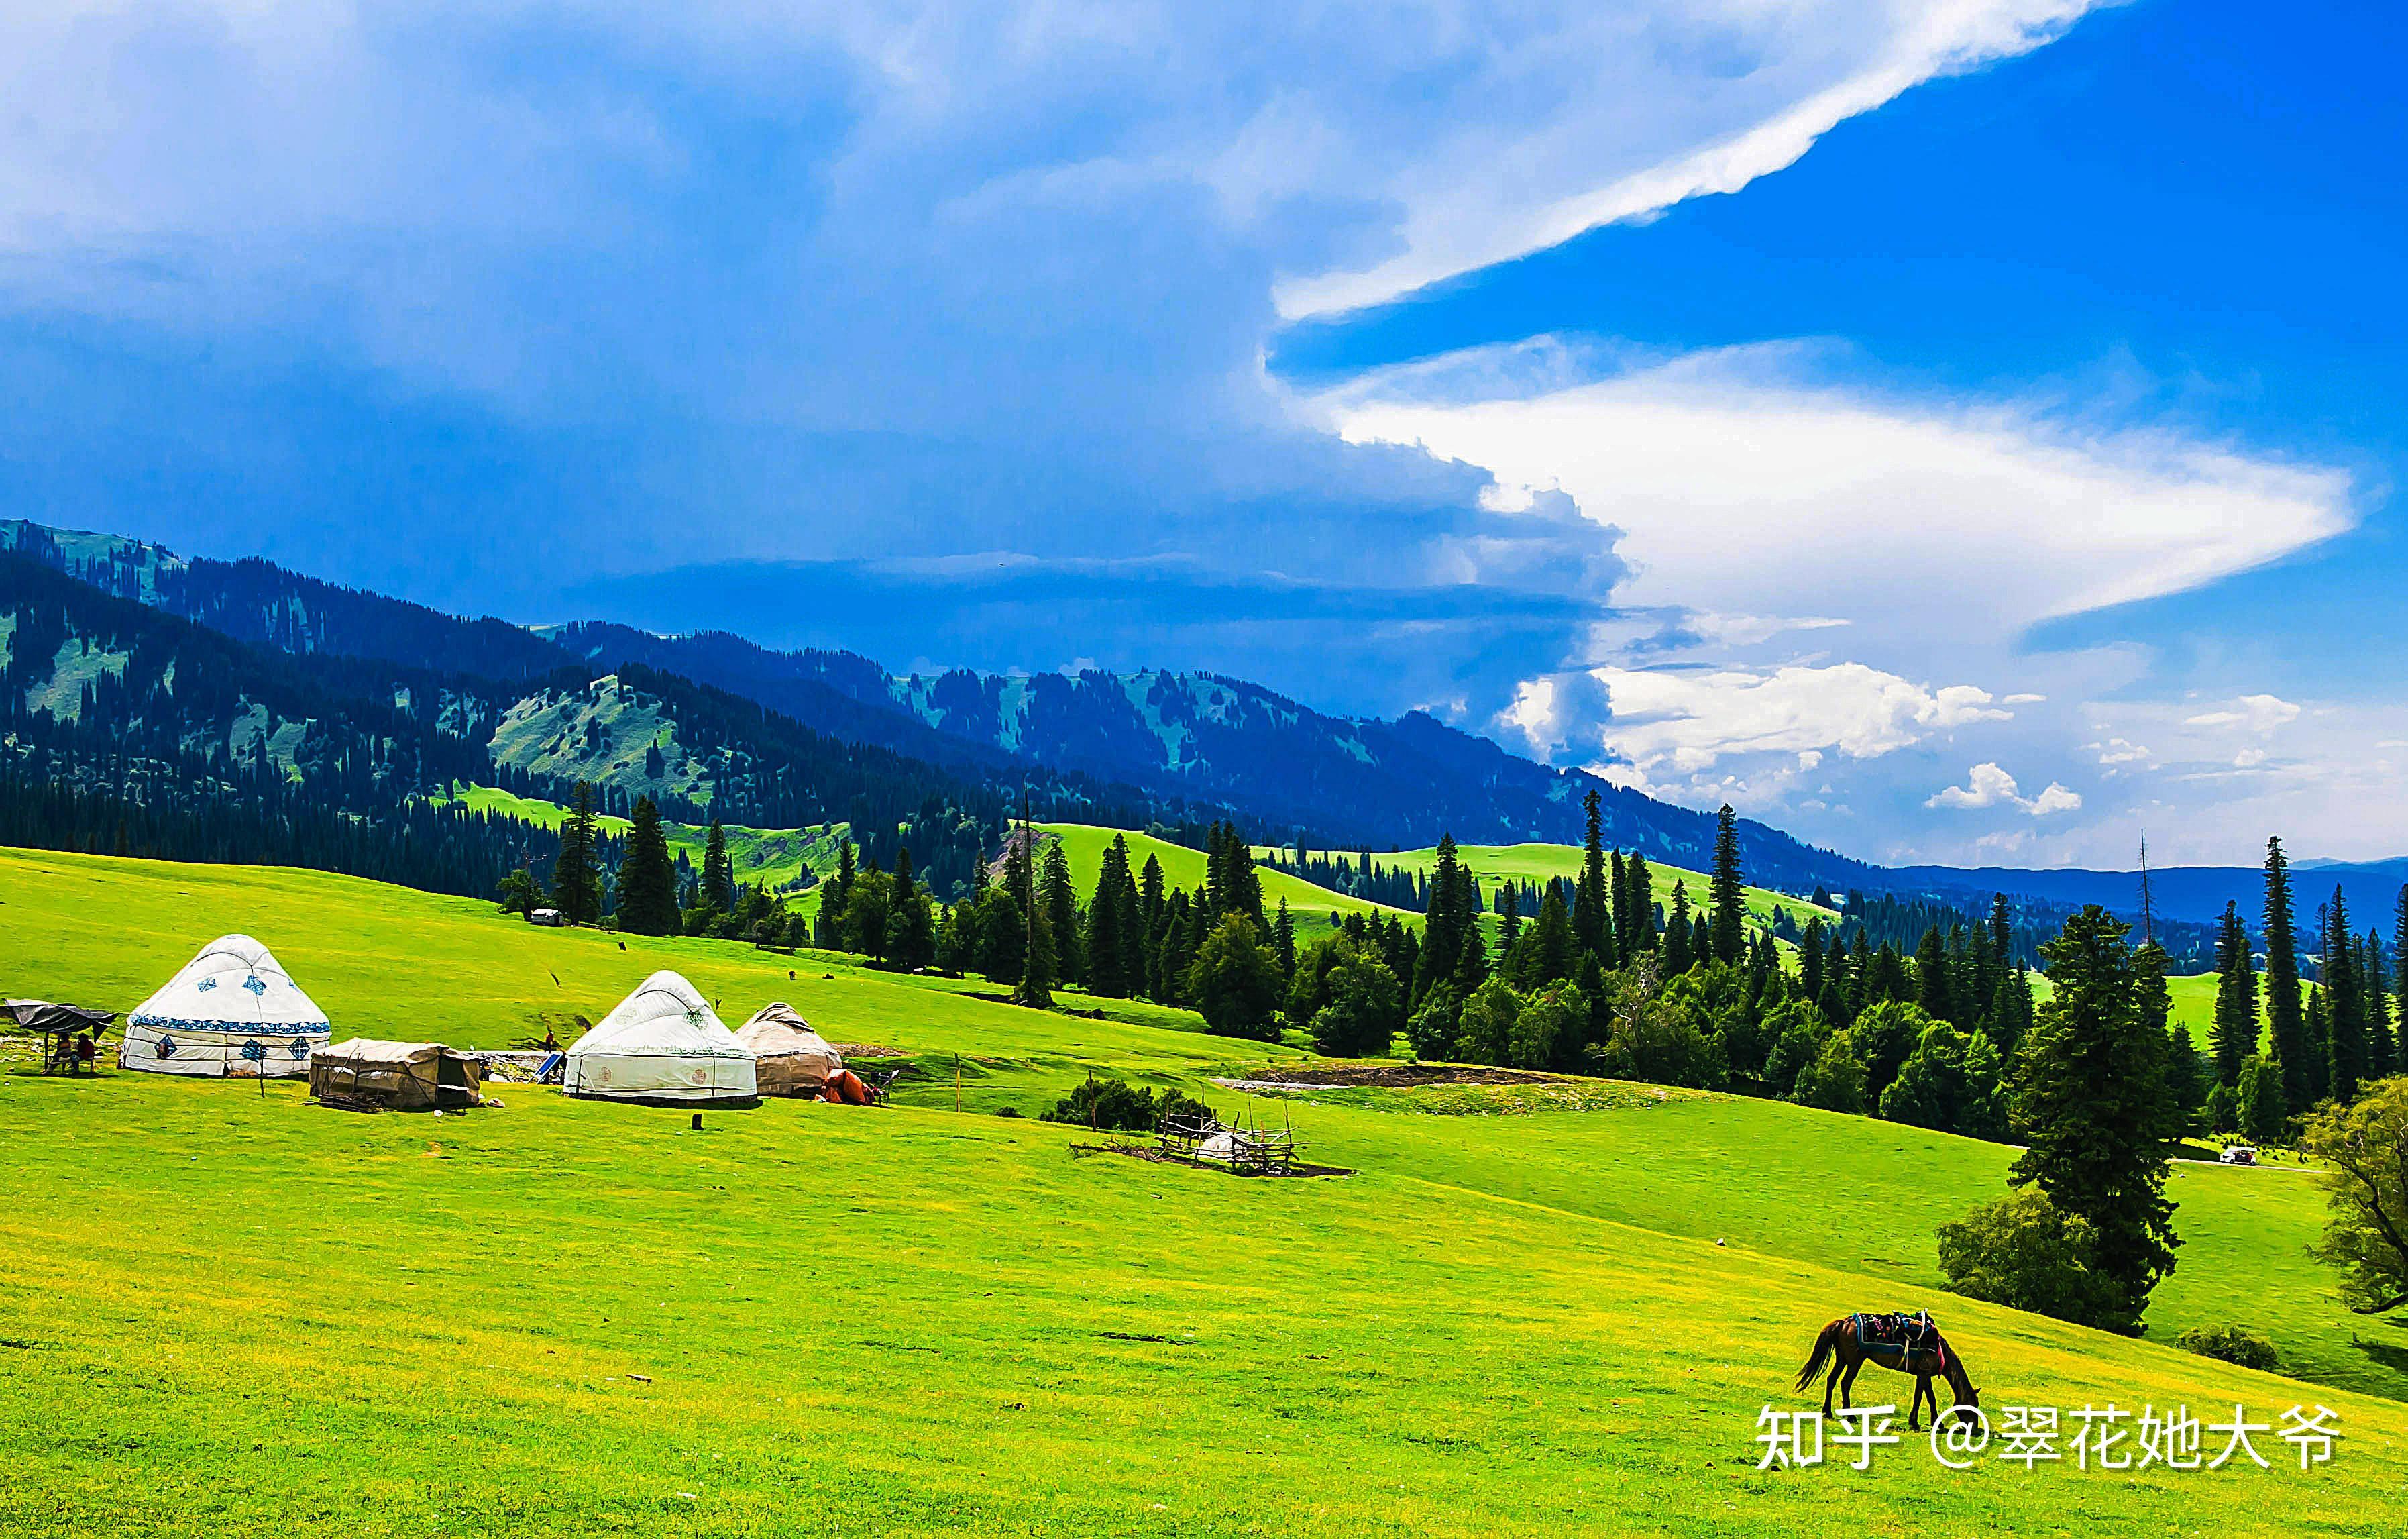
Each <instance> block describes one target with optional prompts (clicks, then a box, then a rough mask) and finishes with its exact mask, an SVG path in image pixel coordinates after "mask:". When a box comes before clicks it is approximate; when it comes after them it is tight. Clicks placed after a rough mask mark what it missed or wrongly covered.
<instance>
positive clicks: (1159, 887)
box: [1137, 855, 1167, 933]
mask: <svg viewBox="0 0 2408 1539" xmlns="http://www.w3.org/2000/svg"><path fill="white" fill-rule="evenodd" d="M1165 901H1167V897H1166V894H1165V892H1164V886H1163V880H1162V860H1161V857H1160V856H1153V855H1149V856H1146V857H1145V870H1144V871H1143V873H1142V874H1140V876H1139V878H1138V885H1137V903H1138V911H1139V913H1140V916H1141V917H1143V919H1144V920H1145V928H1146V929H1147V931H1148V932H1149V933H1151V932H1152V931H1153V929H1154V927H1155V926H1156V925H1159V924H1161V923H1162V905H1163V904H1164V902H1165Z"/></svg>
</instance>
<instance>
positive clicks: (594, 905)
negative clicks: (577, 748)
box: [552, 780, 602, 925]
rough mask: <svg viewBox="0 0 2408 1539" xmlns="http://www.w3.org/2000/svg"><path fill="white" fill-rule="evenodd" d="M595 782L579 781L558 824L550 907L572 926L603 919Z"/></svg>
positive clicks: (588, 923)
mask: <svg viewBox="0 0 2408 1539" xmlns="http://www.w3.org/2000/svg"><path fill="white" fill-rule="evenodd" d="M597 834H598V829H597V827H596V825H595V817H594V783H593V782H592V781H587V780H581V781H579V782H578V783H577V789H576V791H575V792H574V793H573V796H572V799H571V800H570V802H569V809H568V816H567V817H566V818H565V819H564V820H562V822H561V825H560V855H559V856H558V857H557V858H556V859H554V860H553V861H552V907H553V908H556V909H558V910H559V911H560V913H561V917H563V918H565V919H566V920H567V921H568V922H569V923H570V924H572V925H590V924H593V923H594V922H595V921H596V920H598V919H600V918H601V917H602V872H601V868H600V866H599V864H598V863H597V860H596V857H595V845H596V843H597V842H598V839H597Z"/></svg>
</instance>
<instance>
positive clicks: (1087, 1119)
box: [1014, 1079, 1212, 1133]
mask: <svg viewBox="0 0 2408 1539" xmlns="http://www.w3.org/2000/svg"><path fill="white" fill-rule="evenodd" d="M1014 1115H1017V1114H1014ZM1211 1115H1212V1108H1211V1107H1210V1106H1207V1105H1205V1104H1204V1103H1203V1102H1202V1101H1200V1100H1196V1099H1195V1098H1194V1097H1192V1096H1186V1095H1182V1094H1181V1093H1180V1092H1179V1091H1177V1090H1168V1089H1167V1090H1164V1091H1163V1092H1162V1094H1161V1096H1160V1097H1159V1098H1157V1097H1156V1096H1155V1095H1154V1092H1153V1091H1151V1090H1141V1089H1139V1088H1138V1087H1137V1086H1133V1085H1130V1084H1129V1083H1127V1082H1126V1081H1125V1080H1116V1079H1091V1080H1089V1081H1087V1083H1086V1084H1084V1085H1082V1086H1079V1087H1078V1088H1077V1089H1075V1090H1072V1091H1071V1092H1070V1093H1069V1094H1068V1096H1065V1097H1064V1098H1062V1100H1059V1101H1057V1102H1055V1103H1054V1109H1053V1110H1052V1111H1050V1112H1046V1113H1043V1114H1041V1115H1040V1120H1042V1121H1045V1122H1067V1123H1068V1124H1070V1125H1071V1126H1073V1127H1077V1128H1094V1129H1097V1130H1098V1131H1101V1132H1107V1133H1150V1132H1153V1131H1154V1129H1157V1128H1159V1127H1161V1126H1162V1124H1163V1123H1164V1122H1165V1121H1166V1120H1168V1118H1171V1117H1174V1116H1191V1117H1209V1116H1211Z"/></svg>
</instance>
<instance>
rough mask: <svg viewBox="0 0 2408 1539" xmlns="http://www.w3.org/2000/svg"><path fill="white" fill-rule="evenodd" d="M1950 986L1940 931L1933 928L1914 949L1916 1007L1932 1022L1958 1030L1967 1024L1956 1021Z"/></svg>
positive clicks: (1928, 930)
mask: <svg viewBox="0 0 2408 1539" xmlns="http://www.w3.org/2000/svg"><path fill="white" fill-rule="evenodd" d="M1948 983H1949V979H1948V954H1947V952H1946V950H1945V949H1944V948H1943V947H1942V944H1941V942H1940V927H1938V926H1937V925H1934V926H1931V927H1929V928H1927V929H1925V930H1924V932H1923V941H1922V942H1921V943H1920V944H1919V945H1917V946H1916V947H1915V948H1914V993H1915V1003H1917V1004H1919V1005H1921V1006H1922V1007H1923V1013H1924V1014H1927V1015H1928V1016H1930V1017H1931V1018H1932V1019H1933V1020H1935V1021H1946V1022H1948V1023H1949V1024H1950V1025H1952V1026H1959V1025H1962V1024H1964V1023H1963V1022H1962V1021H1961V1020H1959V1019H1958V1017H1957V1003H1956V999H1955V996H1954V991H1953V990H1951V989H1950V988H1949V986H1948Z"/></svg>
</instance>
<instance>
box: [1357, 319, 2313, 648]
mask: <svg viewBox="0 0 2408 1539" xmlns="http://www.w3.org/2000/svg"><path fill="white" fill-rule="evenodd" d="M1811 364H1812V359H1811V358H1810V357H1809V355H1807V354H1806V353H1803V352H1799V350H1796V349H1784V348H1777V347H1765V348H1752V349H1740V350H1731V351H1725V352H1713V353H1702V354H1694V355H1690V356H1686V357H1683V358H1679V359H1675V360H1672V361H1670V362H1664V363H1656V364H1653V365H1648V366H1645V367H1637V368H1631V369H1627V370H1626V371H1623V372H1619V373H1614V372H1613V367H1614V360H1613V359H1610V358H1598V357H1596V356H1594V355H1592V354H1590V353H1588V352H1584V350H1582V349H1580V348H1576V347H1573V346H1571V345H1568V344H1565V343H1562V342H1559V341H1556V340H1555V339H1552V338H1540V339H1537V340H1535V341H1533V342H1530V343H1527V344H1524V345H1522V346H1520V347H1515V348H1498V349H1484V350H1477V351H1474V352H1467V353H1463V354H1458V355H1455V356H1454V357H1452V358H1448V359H1443V360H1439V361H1436V362H1434V363H1431V364H1427V365H1421V366H1414V367H1405V368H1398V369H1394V370H1389V371H1385V372H1383V373H1381V374H1377V375H1373V376H1369V377H1367V378H1366V379H1364V380H1361V381H1356V382H1355V383H1353V384H1351V385H1349V386H1346V387H1344V388H1343V389H1341V390H1340V391H1336V392H1333V393H1331V394H1329V395H1328V396H1325V397H1323V398H1322V399H1321V401H1320V402H1319V403H1317V404H1318V406H1319V408H1320V410H1324V411H1326V413H1327V414H1328V416H1329V418H1330V419H1331V420H1333V421H1334V422H1335V423H1336V424H1338V425H1339V427H1340V431H1342V432H1343V433H1344V434H1345V436H1346V437H1347V438H1349V439H1354V440H1355V441H1358V442H1373V441H1383V442H1392V443H1403V444H1420V445H1423V446H1425V447H1426V448H1427V449H1428V450H1429V451H1430V452H1431V453H1435V454H1438V455H1441V456H1442V457H1446V458H1450V459H1457V460H1462V461H1466V462H1469V463H1470V464H1473V465H1477V466H1480V467H1484V468H1486V469H1487V470H1489V471H1490V472H1492V473H1493V474H1494V475H1495V476H1496V477H1497V478H1498V488H1499V490H1498V494H1497V495H1496V496H1495V497H1494V499H1493V500H1495V501H1496V502H1498V505H1500V506H1510V505H1512V503H1513V502H1514V501H1515V500H1516V499H1517V498H1527V497H1529V496H1536V495H1538V494H1539V493H1541V491H1550V490H1560V491H1562V492H1564V493H1568V494H1570V496H1572V497H1573V498H1574V499H1575V500H1577V502H1578V503H1579V505H1580V507H1581V509H1582V511H1584V512H1585V513H1586V514H1587V515H1588V516H1589V517H1591V518H1594V519H1597V520H1598V521H1600V522H1602V523H1607V524H1611V525H1614V526H1616V527H1618V528H1619V529H1621V530H1622V531H1623V532H1624V538H1623V540H1622V542H1621V545H1620V547H1619V548H1620V550H1621V552H1622V554H1624V555H1625V556H1626V557H1627V559H1628V560H1629V561H1630V562H1631V563H1632V566H1633V568H1634V572H1635V575H1634V577H1633V578H1632V580H1631V582H1630V583H1628V584H1627V586H1626V588H1625V589H1624V590H1623V591H1622V593H1621V594H1620V596H1619V597H1622V598H1623V599H1624V600H1625V601H1626V602H1628V603H1631V604H1636V605H1644V604H1665V605H1686V606H1690V607H1694V608H1696V609H1699V610H1703V611H1712V612H1716V613H1735V614H1778V613H1782V612H1785V610H1786V609H1787V607H1788V606H1789V605H1791V604H1793V603H1794V602H1795V601H1796V597H1797V596H1798V595H1799V594H1800V593H1806V594H1812V595H1813V601H1814V603H1815V605H1816V607H1817V610H1818V611H1820V612H1821V613H1824V614H1827V615H1830V616H1835V617H1838V618H1841V619H1844V620H1845V621H1847V622H1848V624H1849V627H1850V628H1849V635H1850V637H1851V640H1850V642H1849V645H1850V648H1851V650H1852V651H1854V652H1855V653H1856V655H1858V656H1860V657H1865V658H1867V659H1868V660H1870V661H1872V662H1874V663H1876V664H1887V665H1889V666H1896V665H1897V663H1898V662H1899V661H1903V660H1904V659H1905V658H1907V657H1910V656H1912V657H1915V658H1920V659H1924V663H1923V666H1927V667H1928V666H1931V661H1930V660H1931V659H1933V658H1934V657H1938V658H1942V659H1945V658H1948V657H1950V656H1952V655H1959V656H1963V655H1970V656H1973V657H1975V658H1977V659H1978V660H1979V661H1981V662H1983V663H1988V662H1990V661H1991V660H1993V659H1995V657H1996V655H1997V648H1998V646H1999V645H2000V643H2003V642H2007V641H2009V640H2012V639H2013V638H2014V637H2015V636H2016V635H2018V634H2019V633H2020V632H2021V631H2023V630H2024V629H2025V628H2027V627H2028V626H2031V625H2033V624H2035V623H2037V622H2039V621H2042V620H2045V619H2050V618H2053V617H2057V616H2061V615H2067V614H2073V613H2078V612H2081V611H2086V610H2094V609H2099V608H2102V607H2105V606H2108V605H2114V604H2120V603H2126V602H2130V601H2133V600H2136V599H2142V598H2148V597H2158V596H2162V595H2165V594H2171V593H2177V592H2181V591H2183V590H2186V589H2188V588H2192V587H2196V586H2198V585H2200V584H2201V583H2208V582H2211V581H2213V580H2214V579H2216V578H2218V577H2222V576H2226V575H2229V574H2230V573H2233V572H2237V571H2241V570H2244V569H2246V568H2251V567H2255V566H2257V565H2260V564H2262V563H2264V562H2267V561H2271V560H2273V559H2275V558H2276V557H2278V556H2281V555H2284V554H2288V553H2290V552H2293V551H2297V550H2299V549H2300V548H2301V547H2303V546H2306V545H2309V544H2313V543H2315V541H2318V540H2321V539H2327V538H2329V537H2330V536H2332V535H2335V534H2338V533H2340V532H2342V531H2343V530H2345V529H2347V528H2348V527H2350V526H2351V525H2352V523H2353V522H2354V519H2355V516H2356V515H2355V511H2354V509H2353V505H2352V500H2351V482H2350V480H2349V477H2348V476H2347V475H2346V474H2345V473H2343V472H2342V471H2339V470H2334V469H2329V468H2323V467H2314V466H2300V465H2293V464H2289V463H2286V462H2282V461H2279V460H2275V459H2272V458H2267V457H2253V456H2251V455H2248V454H2245V453H2241V452H2239V451H2237V450H2234V449H2231V448H2229V447H2225V446H2221V445H2216V444H2211V443H2205V442H2201V441H2198V440H2195V439H2186V438H2185V437H2183V436H2181V435H2179V434H2177V433H2174V432H2171V431H2165V430H2151V429H2143V428H2128V429H2122V430H2100V429H2095V428H2091V427H2086V426H2084V425H2082V424H2078V423H2076V422H2073V421H2071V420H2069V419H2067V418H2065V417H2064V416H2062V414H2059V413H2054V412H2051V411H2048V410H2042V409H2041V408H2039V407H2037V406H2031V405H2019V404H2016V403H2012V402H1992V403H1988V404H1976V405H1970V406H1969V405H1939V404H1931V403H1924V402H1916V401H1900V400H1890V399H1885V398H1882V397H1879V396H1873V395H1871V394H1867V393H1864V392H1861V391H1849V390H1842V389H1837V388H1832V387H1829V386H1827V385H1821V384H1817V383H1813V382H1811V381H1809V380H1808V379H1807V378H1806V377H1805V376H1806V374H1807V372H1808V370H1809V367H1810V366H1811ZM1600 374H1603V375H1604V376H1605V377H1603V378H1599V377H1598V375H1600ZM1581 381H1585V382H1581ZM1868 552H1878V553H1880V556H1879V559H1877V560H1870V559H1867V558H1866V553H1868ZM1885 649H1886V650H1885ZM1943 666H1964V665H1962V664H1955V665H1943Z"/></svg>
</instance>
